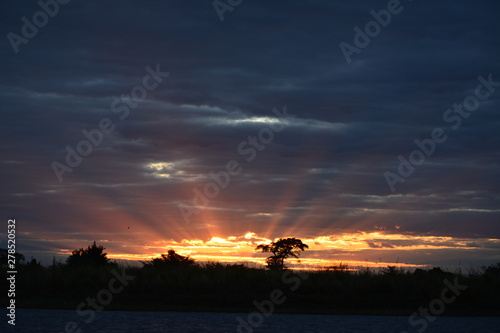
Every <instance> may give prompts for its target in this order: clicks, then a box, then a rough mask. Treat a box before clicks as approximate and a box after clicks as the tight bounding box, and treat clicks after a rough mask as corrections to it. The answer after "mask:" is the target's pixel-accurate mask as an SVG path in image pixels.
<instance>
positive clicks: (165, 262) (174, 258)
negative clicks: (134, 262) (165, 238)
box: [143, 250, 194, 268]
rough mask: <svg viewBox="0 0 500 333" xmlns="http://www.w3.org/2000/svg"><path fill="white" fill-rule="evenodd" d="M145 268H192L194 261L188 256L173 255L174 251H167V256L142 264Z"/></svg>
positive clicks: (163, 255)
mask: <svg viewBox="0 0 500 333" xmlns="http://www.w3.org/2000/svg"><path fill="white" fill-rule="evenodd" d="M143 264H144V266H146V267H155V268H160V267H172V266H185V267H188V266H193V265H194V259H192V258H190V257H189V256H187V257H185V256H181V255H180V254H177V253H175V251H174V250H168V252H167V254H162V255H161V257H158V258H154V259H151V260H150V261H146V262H143Z"/></svg>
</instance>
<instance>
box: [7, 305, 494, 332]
mask: <svg viewBox="0 0 500 333" xmlns="http://www.w3.org/2000/svg"><path fill="white" fill-rule="evenodd" d="M238 317H239V318H241V320H238ZM7 318H8V317H7V316H6V311H5V309H4V311H3V313H2V319H3V320H2V323H1V325H0V327H1V328H2V329H1V330H0V331H1V332H23V333H24V332H26V333H28V332H29V333H48V332H50V333H54V332H57V333H59V332H74V333H77V332H79V331H78V329H80V330H81V331H80V332H81V333H83V332H92V333H101V332H102V333H104V332H106V333H108V332H160V333H163V332H187V333H189V332H193V333H197V332H245V333H247V332H301V333H307V332H311V333H313V332H328V333H331V332H343V333H344V332H345V333H351V332H352V333H355V332H356V333H358V332H377V333H380V332H397V333H400V332H402V331H408V332H417V328H420V326H415V327H412V326H411V325H410V324H409V322H408V317H396V316H327V315H287V314H273V315H271V316H270V317H263V318H262V319H263V320H258V319H255V318H259V317H255V318H254V319H253V320H254V321H252V320H250V322H251V323H256V320H258V321H262V324H261V325H260V326H259V327H255V328H254V327H252V326H244V325H242V324H241V325H239V323H241V322H248V313H220V312H141V311H136V312H130V311H105V312H98V313H96V317H95V319H94V320H93V321H92V322H90V323H85V321H84V319H88V318H89V317H88V316H84V317H81V316H79V315H78V314H77V313H76V312H75V311H71V310H28V309H18V310H17V316H16V326H15V328H13V327H12V326H11V325H7ZM68 322H74V324H73V325H72V324H68ZM66 325H68V330H66V329H65V327H66ZM71 326H74V328H73V331H72V330H71V329H72V328H71ZM238 327H239V329H238ZM499 327H500V317H461V318H456V317H437V318H436V319H435V321H434V322H430V323H429V326H428V328H427V329H426V330H425V332H426V333H427V332H429V333H431V332H439V333H462V332H463V333H471V332H481V333H484V332H499Z"/></svg>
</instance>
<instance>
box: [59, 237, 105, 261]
mask: <svg viewBox="0 0 500 333" xmlns="http://www.w3.org/2000/svg"><path fill="white" fill-rule="evenodd" d="M104 249H105V247H103V246H102V245H97V244H96V242H95V241H94V244H92V245H89V246H88V247H87V248H86V249H84V248H80V249H77V250H73V251H72V252H71V255H70V256H69V257H68V259H66V263H67V264H68V265H69V266H104V265H106V264H108V262H109V259H108V257H107V253H104Z"/></svg>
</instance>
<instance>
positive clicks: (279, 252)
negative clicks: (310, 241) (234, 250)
mask: <svg viewBox="0 0 500 333" xmlns="http://www.w3.org/2000/svg"><path fill="white" fill-rule="evenodd" d="M308 248H309V246H307V245H306V244H304V243H302V241H301V240H300V239H297V238H280V239H279V240H278V241H276V242H272V243H271V244H267V245H266V244H260V245H258V246H257V247H256V248H255V249H256V250H262V252H271V253H272V254H273V255H272V256H270V257H267V259H266V264H267V268H269V269H284V268H286V266H285V259H287V258H289V257H294V258H296V259H297V260H298V259H299V255H300V251H304V250H305V249H308ZM299 262H300V260H299Z"/></svg>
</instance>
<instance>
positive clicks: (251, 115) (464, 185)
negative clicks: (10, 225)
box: [0, 0, 500, 260]
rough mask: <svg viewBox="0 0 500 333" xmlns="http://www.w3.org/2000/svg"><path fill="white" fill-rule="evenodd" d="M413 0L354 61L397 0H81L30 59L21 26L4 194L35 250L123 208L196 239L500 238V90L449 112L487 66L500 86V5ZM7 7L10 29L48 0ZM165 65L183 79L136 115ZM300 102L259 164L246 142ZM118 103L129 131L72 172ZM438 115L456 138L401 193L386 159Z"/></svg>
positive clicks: (10, 65)
mask: <svg viewBox="0 0 500 333" xmlns="http://www.w3.org/2000/svg"><path fill="white" fill-rule="evenodd" d="M402 5H403V7H404V10H403V11H402V12H401V13H400V14H397V15H393V16H392V19H391V23H390V24H389V25H388V26H387V27H385V28H382V29H381V32H380V34H379V35H378V36H376V37H374V38H373V39H372V40H371V42H370V45H369V46H367V47H366V48H363V49H362V50H361V52H360V53H359V54H353V55H352V60H353V61H352V63H351V64H347V62H346V60H345V59H344V55H343V54H342V51H341V49H340V48H339V43H341V42H342V41H344V42H347V43H350V44H353V43H354V42H353V38H354V35H355V32H354V30H353V28H354V26H359V27H361V28H364V25H365V24H366V23H367V22H368V21H370V20H372V19H373V18H372V16H371V15H370V10H375V11H379V10H382V9H384V8H386V6H387V2H386V1H376V2H365V3H359V2H357V3H344V2H341V1H335V2H332V3H325V2H322V1H305V2H304V1H302V2H297V3H287V4H286V5H283V4H277V3H276V4H275V3H269V2H264V1H261V2H244V3H242V4H241V5H240V6H238V7H237V8H235V10H234V11H233V12H227V13H226V14H225V20H224V22H220V21H219V18H218V16H217V14H216V12H215V10H214V9H213V6H212V5H211V2H197V1H182V2H179V3H174V2H156V1H155V2H152V1H151V2H138V1H132V0H128V1H122V2H121V3H120V5H119V6H118V5H117V4H116V3H114V2H113V1H101V2H98V3H97V2H95V3H88V2H69V3H68V4H67V5H61V6H60V8H59V13H58V14H57V15H55V16H54V17H51V18H50V19H49V22H48V23H47V25H46V26H44V27H41V28H39V31H38V34H37V35H36V36H35V37H33V38H31V39H30V40H29V42H28V43H27V44H20V45H19V53H18V54H15V53H14V51H13V49H12V46H11V45H10V42H9V39H8V38H3V39H2V41H1V42H0V43H1V47H2V51H1V57H2V65H3V66H2V77H1V79H0V85H1V87H2V90H1V92H0V106H1V108H2V113H1V115H2V117H1V121H0V129H1V132H0V133H1V134H0V136H1V142H0V146H1V148H2V158H1V161H0V168H1V171H2V172H1V176H0V177H1V179H2V187H3V191H2V193H1V194H0V202H1V206H2V211H4V212H6V214H8V215H9V216H16V217H17V218H19V219H20V220H21V221H23V222H22V223H23V224H22V225H23V229H22V230H24V231H25V232H28V231H30V232H33V234H30V236H29V237H28V236H26V243H25V244H24V245H22V246H25V250H26V251H32V252H33V253H39V252H36V251H49V250H47V249H49V248H50V249H57V248H68V247H70V245H68V244H74V243H76V239H78V237H76V238H75V241H70V242H68V241H65V240H64V238H62V237H63V236H60V237H59V236H58V237H56V238H54V239H53V240H51V241H43V242H41V241H40V240H37V238H36V232H37V231H41V230H43V231H52V232H54V233H56V232H61V233H75V232H77V233H80V232H81V233H84V232H89V231H91V230H92V232H93V233H98V232H104V233H106V232H110V233H114V232H116V228H117V226H118V225H119V222H116V221H115V222H110V220H113V221H114V220H116V219H123V220H124V221H127V223H136V224H137V225H143V226H144V228H145V229H147V230H148V232H149V231H151V232H153V231H155V230H156V231H158V237H162V238H172V239H176V240H179V241H180V240H181V239H183V238H200V239H209V238H210V237H212V236H214V235H215V234H214V232H213V231H211V230H210V229H209V228H208V227H205V225H217V232H218V234H219V235H221V236H239V235H243V234H245V233H246V232H248V231H252V232H256V233H257V234H259V235H265V237H280V236H282V235H283V234H285V233H288V232H292V231H293V232H297V233H300V234H301V235H307V236H311V237H313V236H321V235H332V234H335V233H338V232H357V231H366V232H371V231H377V230H379V231H381V232H385V233H403V234H406V235H413V236H415V235H435V236H449V237H471V238H484V237H490V238H492V239H497V238H500V229H499V227H498V223H497V222H498V220H499V218H500V211H499V209H498V207H499V200H500V194H499V188H500V174H499V171H498V170H500V168H499V164H500V155H499V153H498V147H499V144H500V137H499V135H498V126H499V118H498V116H497V110H498V107H499V100H500V97H499V96H500V95H499V94H500V93H499V92H498V91H495V92H492V94H491V96H490V97H489V98H488V99H486V100H485V101H483V102H481V104H480V106H479V108H478V109H477V111H474V112H473V113H471V114H470V117H468V118H464V119H463V120H462V124H461V126H460V128H458V129H457V130H452V129H451V127H450V125H451V124H450V123H446V122H445V121H444V120H443V114H444V113H445V112H446V110H447V109H449V108H452V107H453V104H455V103H462V102H463V101H464V99H465V98H466V97H467V96H469V95H471V94H474V91H475V88H476V86H477V85H478V84H479V81H478V77H479V76H482V77H484V78H487V77H488V75H489V74H490V73H491V75H492V78H493V81H500V68H499V65H498V61H497V59H498V55H499V54H500V43H499V37H498V34H497V33H496V31H497V30H498V27H499V22H498V19H497V13H498V10H499V9H500V6H499V4H498V3H497V1H494V0H492V1H483V2H482V3H481V4H480V5H479V4H471V3H469V2H466V1H458V2H457V1H451V0H450V1H442V2H439V3H434V2H425V1H417V2H411V3H409V2H408V3H407V2H402ZM0 8H1V9H2V10H1V11H0V19H1V20H2V22H3V25H2V29H1V30H2V33H3V35H4V36H7V34H8V33H9V32H14V33H16V34H21V29H22V25H23V22H22V21H21V17H22V16H26V17H28V18H29V19H30V20H31V18H32V16H33V14H34V13H35V12H36V11H38V10H40V7H39V6H38V5H37V4H35V3H32V4H30V5H25V4H23V5H20V4H18V3H17V2H14V1H6V2H3V3H2V5H1V7H0ZM157 64H158V66H160V67H161V70H162V71H165V72H169V73H170V75H169V76H168V77H166V78H164V80H163V81H162V82H161V83H160V84H159V86H158V87H157V88H156V89H153V90H152V91H149V92H148V96H147V98H146V99H145V100H144V101H143V102H141V103H139V104H138V105H137V106H136V107H130V105H129V114H128V116H127V117H126V118H124V119H120V115H122V113H121V112H113V102H114V101H115V100H116V99H117V98H121V97H122V96H123V95H127V94H128V95H129V94H131V92H132V91H133V89H134V87H136V86H137V85H141V84H143V81H142V80H143V77H144V76H145V75H146V74H147V70H146V67H147V66H151V67H152V68H154V67H155V66H156V65H157ZM495 89H497V90H498V89H500V88H498V87H497V88H495ZM483 91H485V90H484V89H483ZM129 101H130V100H129ZM120 105H122V106H123V105H126V104H125V102H122V103H121V104H120ZM285 105H286V106H287V109H288V112H289V113H290V114H291V115H294V116H295V118H293V119H292V118H290V119H288V120H287V121H286V126H285V128H284V129H283V130H282V131H279V132H274V134H273V138H272V140H271V142H269V143H268V144H266V145H265V148H264V149H263V150H261V151H260V150H257V151H256V155H255V158H254V159H253V160H252V161H251V162H248V161H247V160H246V159H247V158H248V157H250V153H247V154H241V153H240V152H239V147H240V145H241V144H243V143H244V142H245V141H248V140H249V138H250V137H255V136H258V134H259V132H260V131H261V130H262V129H263V128H269V127H270V126H271V125H273V124H274V125H276V124H277V123H276V118H275V114H274V113H273V111H272V110H273V109H274V108H277V109H278V110H280V111H281V110H283V107H284V106H285ZM103 118H109V119H110V120H111V121H112V123H113V125H114V126H115V130H114V131H113V132H112V133H110V134H105V135H104V136H103V139H102V143H100V144H99V145H98V146H96V147H93V151H92V153H91V154H90V155H89V156H88V157H85V158H84V159H83V161H82V163H81V164H80V165H79V166H78V167H76V168H74V170H73V171H72V172H71V173H69V172H67V173H65V174H64V181H63V182H62V183H60V182H59V181H58V179H57V177H56V176H55V174H54V171H53V169H52V167H51V163H52V162H53V161H58V162H60V163H65V157H66V153H67V152H66V150H65V148H66V146H70V147H72V148H73V149H76V147H77V145H78V143H79V142H80V141H81V140H83V139H85V136H84V135H83V134H82V130H88V131H90V130H92V129H95V128H98V126H99V123H100V121H101V120H102V119H103ZM438 127H441V128H443V129H444V130H445V132H446V134H447V135H448V139H447V141H445V142H444V143H440V144H437V145H436V149H435V152H434V153H433V154H432V155H431V156H429V157H427V159H426V162H425V163H424V164H423V165H421V166H418V167H416V170H415V171H414V173H413V174H412V175H411V176H410V177H408V178H407V179H406V181H405V182H404V183H397V184H396V191H395V192H394V193H392V192H391V190H390V189H389V186H388V185H387V183H386V180H385V179H384V172H386V171H391V172H395V173H396V172H397V167H398V164H399V161H398V156H399V155H402V156H403V157H405V158H407V159H408V158H409V155H410V153H411V152H412V151H413V150H415V149H416V148H417V147H416V145H415V143H414V140H415V139H418V140H424V139H426V138H429V137H430V136H431V133H432V130H433V129H435V128H438ZM245 147H249V146H248V145H246V146H245ZM240 150H241V148H240ZM231 160H235V161H237V162H238V163H239V166H240V167H241V168H242V171H241V173H240V174H239V175H236V176H232V177H231V179H230V183H229V185H228V186H227V187H225V188H223V189H221V190H220V194H218V195H217V196H216V197H215V198H213V199H210V203H209V204H208V205H207V207H206V209H203V210H202V211H201V213H200V214H196V215H193V217H192V218H193V221H192V223H191V224H190V225H186V223H185V222H184V220H183V218H182V215H181V213H180V211H179V209H178V205H179V204H184V205H187V206H188V207H190V206H192V205H193V204H192V200H193V196H194V192H193V189H201V190H203V188H204V186H205V185H206V184H207V183H208V182H210V181H211V178H210V177H209V176H208V175H209V173H210V172H215V173H217V172H220V171H222V170H224V169H225V166H226V164H227V163H228V162H229V161H231ZM266 214H267V215H266ZM134 221H135V222H134ZM123 223H125V222H123ZM94 235H95V234H94ZM94 237H95V236H94ZM91 238H92V237H83V236H82V237H81V238H80V239H81V240H82V242H84V241H87V240H90V239H91ZM72 239H73V238H72ZM368 245H369V247H371V248H374V249H380V248H391V247H397V246H405V245H403V244H397V243H394V242H387V241H376V240H372V241H371V242H369V243H368ZM469 245H470V246H469V247H470V248H477V251H479V252H480V251H481V250H482V249H484V248H483V247H486V245H485V244H484V243H481V246H479V245H478V246H476V245H475V243H471V244H469ZM491 246H492V247H494V246H496V245H495V243H494V242H493V243H492V244H491ZM50 251H55V250H50ZM472 252H474V251H472ZM479 252H474V253H479ZM449 255H450V256H452V255H453V256H454V255H455V254H453V253H451V252H450V253H449ZM443 260H444V259H443Z"/></svg>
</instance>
